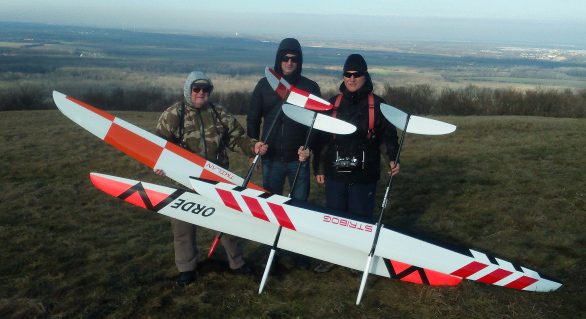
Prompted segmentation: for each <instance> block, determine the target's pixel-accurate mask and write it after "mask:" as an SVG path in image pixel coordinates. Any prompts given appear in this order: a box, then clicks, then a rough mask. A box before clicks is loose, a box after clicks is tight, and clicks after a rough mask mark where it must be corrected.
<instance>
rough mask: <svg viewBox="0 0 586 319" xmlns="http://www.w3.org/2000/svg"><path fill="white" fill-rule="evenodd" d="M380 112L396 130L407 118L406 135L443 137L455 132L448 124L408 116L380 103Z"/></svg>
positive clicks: (402, 125)
mask: <svg viewBox="0 0 586 319" xmlns="http://www.w3.org/2000/svg"><path fill="white" fill-rule="evenodd" d="M380 110H381V112H382V113H383V116H384V117H385V118H386V119H387V120H388V121H389V122H391V123H392V124H393V125H394V126H395V127H396V128H398V129H401V130H402V129H403V128H404V127H405V123H407V118H409V124H408V125H407V133H413V134H423V135H443V134H450V133H452V132H454V131H455V130H456V126H455V125H452V124H450V123H446V122H442V121H438V120H433V119H429V118H426V117H421V116H417V115H409V114H407V113H405V112H403V111H401V110H399V109H398V108H396V107H393V106H390V105H388V104H384V103H381V105H380Z"/></svg>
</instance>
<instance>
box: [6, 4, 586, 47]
mask: <svg viewBox="0 0 586 319" xmlns="http://www.w3.org/2000/svg"><path fill="white" fill-rule="evenodd" d="M4 2H5V3H4V4H3V5H2V6H3V10H2V12H0V21H7V22H31V23H49V24H59V25H75V26H86V27H101V28H115V29H127V30H140V31H151V32H163V33H168V32H181V33H189V34H215V35H242V36H248V37H257V38H259V37H260V38H262V37H266V38H270V39H278V38H284V37H296V38H299V39H305V40H316V41H317V40H322V41H355V42H371V41H380V42H388V41H401V42H405V41H438V42H472V43H487V42H488V43H509V44H523V45H538V46H548V47H551V46H576V47H581V48H583V47H586V39H585V37H584V34H586V19H584V18H583V17H584V16H586V3H584V2H582V1H578V0H559V1H549V0H533V1H528V0H519V1H515V2H510V1H505V0H492V1H482V0H481V1H475V2H469V1H464V0H437V1H422V2H417V3H405V2H403V1H377V0H366V1H363V2H361V3H360V4H356V3H354V2H350V1H342V0H340V1H333V2H327V3H323V2H318V3H313V2H311V1H309V0H298V1H296V2H295V3H290V4H285V5H282V4H280V5H275V4H273V3H271V2H270V1H267V0H252V1H247V2H238V1H217V2H215V3H191V2H188V1H185V0H170V1H165V2H159V1H155V0H151V1H143V2H138V1H135V0H119V1H112V0H103V1H92V0H88V1H84V2H82V3H78V2H72V1H71V0H55V1H51V2H50V3H47V2H44V1H39V0H31V1H26V2H22V1H20V0H5V1H4Z"/></svg>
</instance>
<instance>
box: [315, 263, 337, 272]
mask: <svg viewBox="0 0 586 319" xmlns="http://www.w3.org/2000/svg"><path fill="white" fill-rule="evenodd" d="M335 266H336V265H335V264H332V263H328V262H322V263H319V264H318V265H317V266H315V268H313V271H314V272H317V273H324V272H328V271H330V270H332V269H333V268H334V267H335Z"/></svg>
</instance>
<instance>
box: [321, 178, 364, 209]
mask: <svg viewBox="0 0 586 319" xmlns="http://www.w3.org/2000/svg"><path fill="white" fill-rule="evenodd" d="M375 194H376V182H373V183H344V182H338V181H335V180H333V179H331V178H327V177H326V206H327V207H328V208H333V209H338V210H342V211H345V212H348V213H350V214H353V215H357V216H361V217H366V218H368V219H369V220H372V215H373V211H374V197H375Z"/></svg>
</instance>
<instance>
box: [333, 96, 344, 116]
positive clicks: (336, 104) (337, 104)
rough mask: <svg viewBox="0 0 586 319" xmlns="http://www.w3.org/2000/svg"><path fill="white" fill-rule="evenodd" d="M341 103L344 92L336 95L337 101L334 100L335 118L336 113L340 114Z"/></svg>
mask: <svg viewBox="0 0 586 319" xmlns="http://www.w3.org/2000/svg"><path fill="white" fill-rule="evenodd" d="M340 103H342V94H338V96H337V97H336V102H334V107H333V111H332V117H333V118H336V115H338V108H339V107H340Z"/></svg>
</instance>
